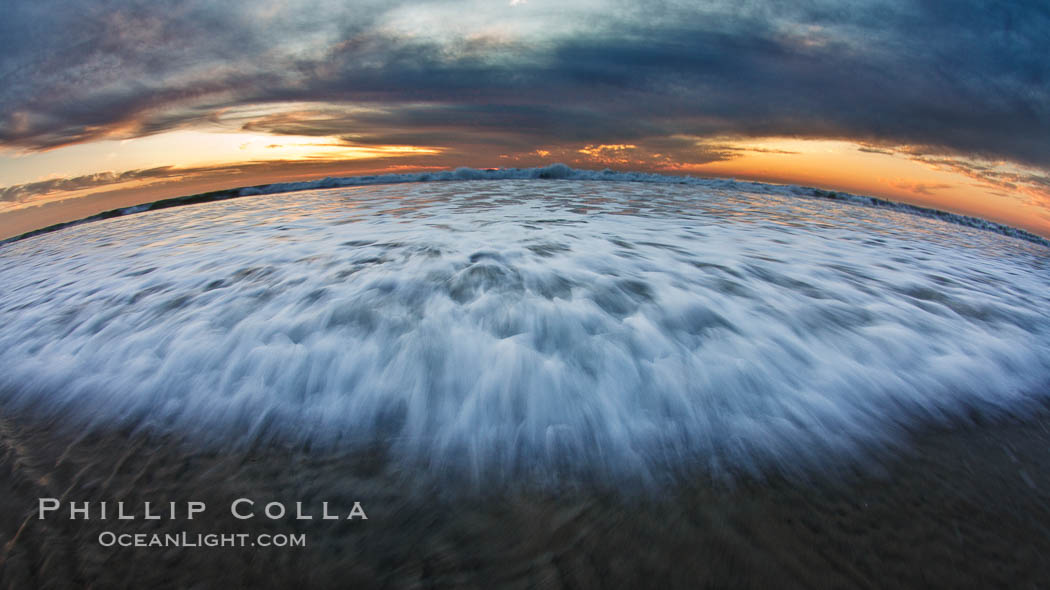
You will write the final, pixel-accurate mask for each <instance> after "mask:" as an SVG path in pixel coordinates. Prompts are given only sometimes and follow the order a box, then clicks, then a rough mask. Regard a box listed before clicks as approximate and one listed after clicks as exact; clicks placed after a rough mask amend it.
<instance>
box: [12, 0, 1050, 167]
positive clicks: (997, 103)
mask: <svg viewBox="0 0 1050 590" xmlns="http://www.w3.org/2000/svg"><path fill="white" fill-rule="evenodd" d="M418 4H419V3H413V4H412V6H417V5H418ZM64 6H67V5H65V4H61V5H60V4H55V5H51V4H49V3H48V2H35V3H23V2H16V3H15V6H14V7H13V8H12V9H10V10H9V14H6V15H5V19H4V20H3V21H2V24H0V55H2V57H0V142H3V143H7V144H12V145H20V146H25V147H29V148H44V147H51V146H56V145H62V144H64V143H71V142H76V141H82V140H85V139H91V138H96V137H102V136H107V135H116V136H121V137H125V136H135V135H143V134H150V133H156V132H159V131H163V130H166V129H171V128H176V127H180V126H184V125H196V124H199V123H201V122H204V121H207V120H209V119H212V120H214V119H216V118H218V119H221V113H222V112H223V109H224V108H227V107H236V106H238V105H248V104H259V103H277V102H290V101H294V102H311V103H316V104H318V106H319V110H312V109H310V108H309V107H305V108H304V112H303V113H300V114H299V115H298V116H296V115H295V114H294V113H292V114H288V113H283V114H280V115H271V116H258V117H255V118H253V119H251V120H247V121H244V122H243V124H242V126H243V127H244V128H246V129H252V130H263V131H268V132H272V133H296V134H305V135H325V136H337V137H342V138H344V139H345V140H346V141H348V142H351V143H355V144H388V143H389V144H417V145H418V144H424V145H441V146H446V147H450V148H455V147H456V146H461V145H486V144H491V145H499V146H502V147H505V148H506V149H532V148H534V147H538V144H540V143H558V142H562V143H564V142H578V143H580V144H603V143H625V142H628V143H642V142H646V145H649V146H650V149H654V148H652V147H651V146H652V145H654V144H653V142H657V141H659V140H668V139H674V138H675V137H677V136H683V135H687V136H697V137H704V136H717V135H730V136H771V135H789V136H800V137H814V138H817V137H819V138H845V139H851V140H854V141H859V142H862V143H865V144H866V145H868V146H869V147H868V148H867V149H880V148H882V147H888V146H894V145H902V144H909V145H921V146H924V147H925V149H928V150H930V151H931V153H942V154H956V155H967V156H975V157H981V158H990V159H1008V160H1012V161H1016V162H1020V163H1025V164H1032V165H1036V166H1040V167H1045V166H1048V165H1050V59H1048V58H1047V57H1046V56H1047V55H1050V34H1048V33H1047V31H1050V7H1048V5H1047V4H1046V3H1044V2H1042V1H1038V2H1036V1H1030V2H1014V3H1002V4H1001V5H994V6H993V5H990V4H986V3H983V2H968V3H967V2H914V3H912V2H896V3H885V2H878V3H876V2H787V3H774V2H751V3H743V4H740V5H733V6H731V7H730V6H729V5H719V4H712V5H710V6H705V7H701V8H696V7H695V6H694V5H688V6H687V5H676V4H674V3H670V2H664V3H647V4H646V6H645V7H644V10H642V9H632V8H630V7H627V6H624V5H618V4H611V5H609V6H603V7H599V8H580V9H579V10H577V11H575V12H572V11H570V12H568V13H565V14H568V15H570V16H572V17H573V18H576V19H579V20H580V22H579V23H578V24H577V25H574V26H569V27H568V28H566V27H563V28H562V29H557V30H556V31H555V32H554V33H551V34H549V35H541V34H540V33H536V32H535V31H534V30H532V29H529V30H528V31H527V32H526V33H523V34H520V35H510V36H506V37H500V36H497V35H486V34H470V35H467V34H464V35H460V36H452V35H449V34H445V35H443V36H441V35H431V36H427V35H419V34H415V35H407V34H400V33H398V32H397V30H396V29H392V28H390V27H387V26H385V25H384V23H386V22H387V21H385V20H384V19H385V18H386V17H388V16H389V15H390V14H392V13H391V11H393V10H397V9H399V6H400V7H401V9H405V10H410V9H411V7H409V8H404V6H405V5H394V4H390V3H382V5H380V4H379V3H375V4H367V3H358V4H354V5H349V6H347V5H345V3H344V4H343V5H342V6H340V3H336V4H334V5H332V6H327V5H321V4H317V5H316V6H313V7H310V6H306V7H301V6H300V7H296V8H294V9H288V8H283V9H282V8H280V6H279V5H275V7H273V8H272V10H270V9H269V8H267V7H266V6H263V5H262V4H260V5H254V4H253V5H252V6H253V8H251V9H248V8H236V7H233V6H231V5H229V4H226V3H217V2H216V3H205V2H196V3H192V2H183V3H177V4H175V5H174V6H175V8H161V7H160V5H157V4H154V3H148V2H128V1H117V0H115V1H112V2H105V3H98V4H92V5H91V6H93V7H89V6H87V5H86V3H85V4H78V5H74V7H73V8H63V7H64ZM438 6H440V5H438ZM479 6H480V5H479ZM485 6H491V5H485ZM569 6H571V3H570V4H569ZM424 7H425V6H424ZM499 9H500V10H503V11H504V12H499V11H497V10H496V9H495V8H492V9H488V8H486V9H484V10H490V12H491V14H490V15H488V17H487V18H489V20H491V21H492V22H493V23H500V21H501V19H510V18H512V17H511V16H510V15H508V14H506V13H505V9H506V7H505V6H501V7H499ZM478 10H482V9H481V8H478ZM482 12H484V11H483V10H482ZM485 14H488V13H485ZM552 14H553V16H551V17H550V18H551V19H556V18H559V15H562V16H563V17H564V14H562V13H552ZM483 16H484V14H483ZM551 22H552V24H558V23H556V22H555V21H554V20H552V21H551ZM511 24H513V22H511ZM449 28H450V29H452V27H449ZM563 29H564V30H563ZM322 103H335V104H336V105H342V106H343V107H345V110H344V111H342V112H340V110H339V109H340V108H341V107H339V106H330V105H329V106H324V105H323V104H322ZM362 105H363V106H370V107H374V108H373V109H371V110H363V111H362V110H358V109H356V107H358V106H362ZM322 106H324V108H321V107H322Z"/></svg>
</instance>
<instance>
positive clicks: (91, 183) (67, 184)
mask: <svg viewBox="0 0 1050 590" xmlns="http://www.w3.org/2000/svg"><path fill="white" fill-rule="evenodd" d="M171 175H172V168H171V166H160V167H157V168H148V169H141V170H128V171H125V172H99V173H96V174H87V175H83V176H74V177H70V178H52V179H48V180H41V181H38V182H30V183H26V184H16V185H13V186H6V187H0V202H8V203H24V202H27V201H30V200H32V199H34V198H36V197H40V196H42V195H48V194H51V193H59V192H70V191H79V190H85V189H92V188H97V187H100V186H105V185H111V184H117V183H121V182H130V181H133V180H144V179H152V178H164V177H168V176H171Z"/></svg>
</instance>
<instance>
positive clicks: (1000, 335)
mask: <svg viewBox="0 0 1050 590" xmlns="http://www.w3.org/2000/svg"><path fill="white" fill-rule="evenodd" d="M1048 253H1050V251H1048V250H1047V249H1046V248H1045V247H1044V246H1041V245H1038V244H1032V243H1028V242H1023V241H1020V240H1015V239H1012V238H1008V237H1005V236H1001V235H998V234H995V233H991V232H985V231H979V230H976V229H972V228H966V227H960V226H957V225H951V224H947V223H944V222H941V221H937V220H931V219H926V218H921V217H916V216H912V215H907V214H903V213H898V212H894V211H888V210H885V209H875V208H866V207H860V206H856V205H852V204H849V203H844V202H834V201H827V200H819V199H809V198H803V197H799V196H793V195H788V194H784V195H779V194H776V193H773V194H756V193H749V192H742V191H740V190H734V189H731V188H725V189H719V188H713V187H707V188H705V187H696V186H675V185H660V184H650V185H640V184H619V183H615V184H614V183H605V182H590V181H562V180H501V181H471V182H448V183H443V184H408V185H387V186H366V187H358V188H338V189H331V190H317V191H303V192H296V193H287V194H281V195H271V196H259V197H245V198H241V199H237V200H232V201H224V202H218V203H211V204H204V205H194V206H187V207H181V208H175V209H168V210H163V211H156V212H148V213H142V214H138V215H133V216H129V217H126V218H119V219H111V220H107V221H101V222H97V223H90V224H85V225H81V226H77V227H73V228H70V229H66V230H62V231H59V232H55V233H52V234H46V235H42V236H37V237H33V238H29V239H26V240H22V241H19V242H15V243H12V244H9V245H6V246H3V247H2V248H0V285H3V288H2V291H0V367H3V370H2V371H0V395H2V396H3V398H2V400H3V402H4V403H5V404H7V405H8V406H9V407H14V408H18V409H22V410H28V411H32V412H35V413H39V414H40V415H42V416H44V417H46V418H49V419H54V420H57V421H59V422H61V423H63V424H68V425H72V426H75V427H79V428H89V427H101V428H109V427H130V428H133V429H146V430H150V431H158V432H161V433H166V434H172V435H177V436H180V437H183V438H185V439H186V440H189V441H192V442H194V443H197V444H200V445H214V446H216V447H217V448H219V449H222V448H245V447H248V446H251V445H259V444H264V445H271V444H276V445H283V446H291V447H297V448H298V447H309V448H339V449H352V448H362V449H375V448H381V449H382V450H383V451H384V452H385V453H387V454H388V455H389V456H390V457H391V458H392V459H393V460H395V461H400V462H403V463H404V464H405V466H406V468H408V467H411V468H422V469H425V470H428V471H431V472H435V473H446V474H455V476H456V477H465V478H468V479H469V480H472V481H474V482H486V483H493V482H500V481H508V480H517V481H520V480H527V481H537V482H551V481H558V480H561V479H564V478H567V477H570V478H571V477H580V476H596V477H600V478H611V479H612V480H615V481H621V480H636V481H643V482H653V481H662V480H666V479H667V478H669V477H672V476H673V474H674V473H677V472H679V471H680V470H682V469H694V468H699V469H702V470H709V471H710V472H713V473H719V474H725V473H733V472H736V471H740V470H743V471H761V470H762V469H765V468H766V467H768V466H774V467H778V468H781V469H785V470H789V471H790V470H793V469H804V468H807V467H812V466H820V465H822V464H826V463H828V462H831V461H841V460H846V461H863V460H864V458H865V456H866V454H867V453H868V452H869V451H871V450H872V449H877V448H879V447H881V446H884V445H886V444H892V443H893V442H894V441H896V440H899V439H900V437H901V436H902V435H903V432H904V430H905V429H906V428H908V427H910V426H913V425H916V424H920V423H927V422H930V421H932V422H935V423H944V422H954V421H956V420H968V419H972V418H974V417H975V416H984V417H989V416H999V415H1017V414H1024V413H1026V412H1029V411H1031V410H1032V409H1033V408H1034V407H1035V406H1037V405H1038V404H1039V403H1041V402H1042V400H1043V399H1044V398H1045V397H1046V393H1047V388H1046V385H1047V383H1048V381H1050V338H1048V335H1050V269H1048V264H1047V260H1048V258H1047V254H1048Z"/></svg>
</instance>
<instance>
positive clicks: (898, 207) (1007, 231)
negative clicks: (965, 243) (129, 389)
mask: <svg viewBox="0 0 1050 590" xmlns="http://www.w3.org/2000/svg"><path fill="white" fill-rule="evenodd" d="M496 180H571V181H589V182H638V183H660V184H680V185H692V186H698V187H704V188H733V189H740V188H748V187H749V188H752V189H762V190H763V191H764V192H770V190H769V189H772V188H777V189H782V190H781V191H780V193H779V194H788V195H790V196H794V197H803V198H826V199H835V200H839V201H845V202H848V203H850V204H853V205H858V206H868V207H881V208H889V209H892V210H895V211H899V212H903V213H907V214H910V215H917V216H920V217H926V218H933V219H938V220H941V221H945V222H948V223H954V224H957V225H963V226H967V227H973V228H976V229H980V230H985V231H991V232H995V233H998V234H1001V235H1005V236H1010V237H1014V238H1017V239H1021V240H1025V241H1028V242H1031V243H1035V244H1039V245H1042V246H1047V247H1050V239H1048V238H1050V235H1046V236H1041V235H1038V234H1034V233H1031V232H1028V231H1026V230H1024V229H1021V228H1017V227H1012V226H1010V225H1005V224H1002V223H998V222H995V221H991V220H988V219H984V218H981V217H974V216H969V215H962V214H958V213H954V212H951V211H945V210H942V209H935V208H930V207H921V206H917V205H914V204H910V203H905V202H900V201H893V200H887V199H882V198H879V197H874V196H869V195H856V194H852V193H848V192H843V191H829V190H825V189H821V188H819V187H810V186H800V185H795V184H778V183H771V182H760V181H750V180H744V181H741V180H738V179H734V178H704V177H693V176H689V175H686V176H673V175H668V174H657V173H651V172H644V171H619V170H612V169H610V168H605V169H603V170H597V171H596V170H586V169H576V168H571V167H569V166H567V165H565V164H562V163H560V162H555V163H551V164H548V165H546V166H542V167H533V168H471V167H463V166H461V167H457V168H454V169H449V170H440V171H433V172H419V173H387V174H366V175H358V176H342V177H331V176H328V177H324V178H317V179H312V180H306V181H293V182H277V183H269V184H257V185H250V186H239V187H233V188H227V189H220V190H216V191H209V192H205V193H195V194H189V195H180V196H177V197H170V198H165V199H158V200H154V201H147V202H140V203H135V204H132V205H128V206H125V207H119V208H115V209H109V210H105V211H100V212H98V213H95V214H92V215H88V216H85V217H81V218H78V219H73V220H69V221H64V222H59V223H55V224H52V225H48V226H44V227H38V228H34V229H32V230H29V231H26V232H22V233H19V234H15V235H11V236H5V235H2V234H0V245H3V244H8V243H12V242H17V241H19V240H23V239H26V238H30V237H33V236H37V235H41V234H45V233H50V232H54V231H59V230H62V229H65V228H68V227H72V226H75V225H80V224H83V223H90V222H93V221H102V220H104V219H111V218H114V217H123V216H127V215H134V214H137V213H145V212H147V211H157V210H160V209H166V208H170V207H181V206H188V205H195V204H199V203H209V202H214V201H222V200H228V199H236V198H240V197H251V196H265V195H276V194H284V193H291V192H298V191H308V190H324V189H331V188H343V187H355V186H374V185H383V184H412V183H425V182H472V181H496Z"/></svg>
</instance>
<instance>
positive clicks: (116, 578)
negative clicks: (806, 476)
mask: <svg viewBox="0 0 1050 590" xmlns="http://www.w3.org/2000/svg"><path fill="white" fill-rule="evenodd" d="M1048 425H1050V420H1048V419H1046V418H1040V419H1035V420H1030V421H1028V422H1025V423H1000V424H995V425H985V426H980V427H978V426H969V427H960V428H956V429H942V430H938V431H928V432H926V433H923V434H919V435H916V437H915V439H914V440H913V441H912V443H911V444H910V445H908V446H907V447H906V448H904V449H902V450H901V451H900V452H898V453H896V454H895V455H894V456H893V457H885V458H884V459H883V460H882V461H881V462H880V464H879V466H878V467H877V468H875V469H869V470H867V471H866V472H865V473H844V472H842V471H836V472H834V473H829V474H827V476H826V477H818V478H816V479H813V480H811V481H808V482H804V481H797V480H787V479H784V478H768V479H764V480H761V481H759V480H753V479H752V480H746V481H739V482H737V483H735V484H732V485H727V484H725V483H724V482H722V483H716V482H710V481H706V480H704V479H703V478H698V480H697V481H696V482H694V483H693V484H691V485H679V486H676V487H675V488H674V489H669V490H665V491H664V492H662V493H658V494H649V495H645V496H633V497H625V496H623V495H621V494H616V493H610V492H609V491H608V490H605V491H600V490H596V489H594V488H589V487H586V486H584V487H576V488H575V489H572V490H565V491H562V492H560V493H557V494H555V493H552V492H540V491H535V490H524V489H522V490H515V491H507V490H502V491H494V492H492V493H488V494H486V493H482V494H480V495H479V494H470V495H463V494H459V493H456V492H455V491H452V490H449V489H448V486H447V485H445V486H442V485H437V484H433V483H431V484H427V483H424V482H421V481H419V478H417V477H416V476H415V475H414V474H411V473H403V472H398V471H397V468H396V465H395V464H394V463H393V462H389V461H384V460H383V457H382V456H381V453H370V454H356V455H345V456H332V455H330V454H327V455H323V456H320V455H318V454H310V453H304V452H291V451H286V450H280V449H273V448H261V449H257V450H254V451H251V452H245V453H238V454H236V455H230V454H225V455H222V456H218V455H215V454H210V453H204V452H195V451H193V450H192V449H187V448H185V447H183V446H180V445H178V444H175V443H173V442H171V441H170V440H167V439H164V438H158V437H149V436H145V435H133V434H129V433H119V432H109V433H103V434H98V433H96V434H91V435H89V436H83V437H79V438H78V437H76V436H74V435H72V434H70V433H66V432H62V431H61V430H59V429H57V428H53V427H50V426H49V425H47V424H42V423H39V422H34V421H32V420H28V419H25V418H16V417H13V416H11V415H9V414H8V415H6V416H4V417H3V419H2V420H0V452H2V457H0V472H2V477H0V506H2V510H0V583H2V586H3V587H5V588H83V587H93V588H122V587H127V588H236V587H253V588H267V587H275V588H278V587H280V588H283V587H294V588H315V587H316V588H327V587H340V588H347V587H355V588H369V587H384V588H444V587H466V588H639V587H651V588H705V587H711V588H723V587H732V588H774V587H775V588H795V587H797V588H898V587H941V588H949V587H951V588H965V587H973V588H988V587H1009V588H1029V587H1042V586H1046V585H1050V558H1048V556H1050V502H1048V500H1050V426H1048ZM40 497H54V498H62V499H64V500H67V501H69V500H76V501H84V500H89V501H93V502H97V501H101V500H108V501H117V500H123V501H125V502H126V503H127V505H129V506H141V503H142V502H143V501H148V500H152V501H162V502H168V501H178V502H183V501H187V500H195V501H203V502H206V504H207V512H206V513H205V514H204V515H203V516H201V517H199V518H197V519H194V520H185V519H179V520H174V521H173V520H155V521H144V520H142V519H141V518H139V519H137V520H125V521H117V520H112V519H110V520H107V521H99V520H90V521H84V520H69V519H68V514H60V513H58V512H56V513H54V514H53V515H50V516H49V517H48V518H47V519H46V520H39V519H37V518H36V509H37V499H38V498H40ZM240 497H248V498H252V499H253V500H255V501H256V502H257V507H256V508H257V512H260V513H261V510H259V508H260V507H261V506H262V505H263V504H265V503H266V502H269V501H271V500H280V501H283V502H285V503H286V504H287V505H288V506H289V507H291V506H294V503H295V502H296V501H302V502H303V503H304V506H306V507H308V508H307V510H308V511H309V510H311V509H312V510H313V511H314V512H319V511H320V502H322V501H327V502H329V503H330V505H331V506H333V507H336V508H335V511H337V512H340V513H341V514H346V513H347V512H348V511H349V508H350V506H352V504H353V502H354V501H359V502H361V504H362V506H363V508H364V509H365V510H366V512H367V516H368V520H353V521H345V520H339V521H331V520H329V521H324V520H319V519H314V520H295V519H291V518H286V519H282V520H274V521H271V520H267V519H264V518H253V519H251V520H238V519H235V518H233V517H232V516H230V515H229V512H228V510H229V505H230V503H231V502H232V501H233V500H234V499H236V498H240ZM309 507H313V508H309ZM102 531H111V532H115V533H118V534H119V533H123V532H127V533H154V532H160V533H164V532H170V533H176V532H182V531H186V532H188V533H191V534H193V533H197V532H201V533H209V532H221V533H239V532H245V533H250V534H252V535H255V534H258V533H285V534H287V533H296V534H298V533H305V534H306V535H307V546H306V547H300V548H261V547H246V548H229V547H227V548H156V547H152V548H141V547H140V548H120V547H109V548H106V547H102V546H100V544H99V542H98V536H99V534H100V533H101V532H102Z"/></svg>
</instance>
